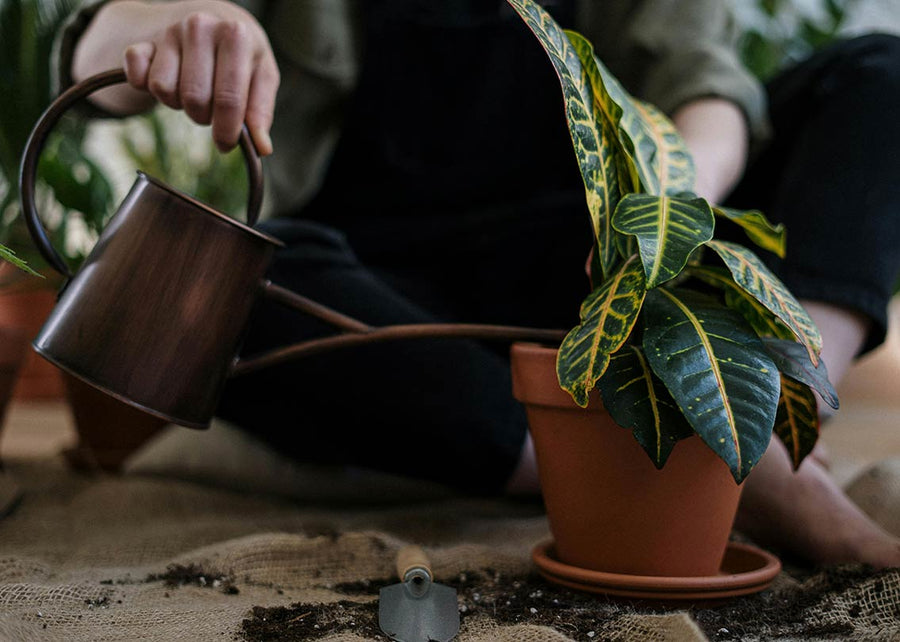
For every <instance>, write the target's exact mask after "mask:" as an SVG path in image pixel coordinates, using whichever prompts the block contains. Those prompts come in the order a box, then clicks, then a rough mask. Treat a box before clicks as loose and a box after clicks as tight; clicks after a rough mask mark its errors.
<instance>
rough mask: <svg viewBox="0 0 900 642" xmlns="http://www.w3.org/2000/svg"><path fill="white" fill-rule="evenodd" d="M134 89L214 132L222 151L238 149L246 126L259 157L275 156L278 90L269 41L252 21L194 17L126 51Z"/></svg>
mask: <svg viewBox="0 0 900 642" xmlns="http://www.w3.org/2000/svg"><path fill="white" fill-rule="evenodd" d="M125 72H126V76H127V78H128V82H129V84H131V85H132V86H133V87H135V88H137V89H142V90H145V91H149V92H150V93H151V94H152V95H153V96H154V97H155V98H156V99H157V100H159V101H160V102H162V103H163V104H164V105H167V106H168V107H171V108H173V109H184V111H185V113H187V115H188V116H189V117H190V118H191V119H192V120H194V121H195V122H197V123H200V124H203V125H209V124H211V125H212V136H213V140H214V141H215V143H216V146H217V147H219V149H222V150H227V149H230V148H232V147H234V145H235V144H236V143H237V141H238V138H239V136H240V132H241V127H242V125H243V124H244V123H245V122H246V123H247V127H248V129H249V130H250V134H251V136H252V138H253V141H254V143H255V145H256V147H257V150H258V152H259V153H260V154H261V155H264V156H265V155H267V154H270V153H271V152H272V142H271V138H270V136H269V129H270V128H271V126H272V118H273V114H274V108H275V95H276V93H277V90H278V85H279V73H278V67H277V64H276V63H275V58H274V55H273V54H272V51H271V48H270V46H269V43H268V40H267V38H266V36H265V34H264V33H263V31H262V29H261V28H260V27H259V25H258V24H256V23H255V21H252V19H249V20H243V19H224V18H222V17H220V16H216V15H212V14H209V13H195V14H191V15H190V16H187V17H186V18H185V19H183V20H181V21H179V22H177V23H175V24H172V25H170V26H169V27H167V28H166V29H165V30H164V31H163V32H161V33H160V34H158V35H157V37H156V38H154V39H153V41H152V42H139V43H135V44H134V45H131V46H130V47H128V48H127V49H126V51H125Z"/></svg>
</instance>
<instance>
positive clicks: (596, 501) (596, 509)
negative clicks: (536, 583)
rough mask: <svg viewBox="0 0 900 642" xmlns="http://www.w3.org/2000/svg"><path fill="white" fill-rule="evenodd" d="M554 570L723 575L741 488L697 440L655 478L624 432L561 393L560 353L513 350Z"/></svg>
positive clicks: (595, 404)
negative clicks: (550, 536) (563, 567)
mask: <svg viewBox="0 0 900 642" xmlns="http://www.w3.org/2000/svg"><path fill="white" fill-rule="evenodd" d="M512 377H513V393H514V395H515V397H516V398H517V399H518V400H520V401H522V402H523V403H524V404H525V407H526V411H527V414H528V422H529V429H530V431H531V435H532V438H533V439H534V445H535V450H536V453H537V462H538V472H539V475H540V480H541V488H542V492H543V495H544V501H545V504H546V509H547V518H548V520H549V522H550V530H551V532H552V534H553V537H554V540H555V545H554V547H555V550H556V554H557V557H558V559H559V561H561V562H564V563H566V564H569V565H572V566H577V567H580V568H584V569H590V570H594V571H604V572H609V573H622V574H630V575H656V576H677V577H695V576H697V577H699V576H714V575H717V574H718V573H719V570H720V566H721V563H722V559H723V556H724V554H725V549H726V546H727V544H728V539H729V535H730V533H731V527H732V524H733V521H734V516H735V513H736V511H737V505H738V500H739V499H740V492H741V487H740V486H738V485H737V484H736V483H735V481H734V479H733V478H732V476H731V473H730V472H729V470H728V467H727V466H726V465H725V463H724V462H723V461H722V460H721V459H719V457H717V456H716V455H715V454H714V453H713V452H712V450H710V449H709V448H708V447H707V446H706V445H705V444H704V443H703V442H702V441H701V440H700V438H699V437H691V438H689V439H685V440H683V441H681V442H679V443H678V444H676V446H675V449H674V450H673V452H672V454H671V456H670V457H669V460H668V461H667V462H666V465H665V466H664V467H663V469H662V470H657V469H656V467H655V466H654V465H653V463H652V462H651V460H650V458H649V457H648V455H647V454H646V453H645V452H644V450H643V449H641V447H640V446H639V445H638V443H637V441H635V439H634V437H633V436H632V435H631V432H630V431H629V430H626V429H624V428H621V427H619V426H618V425H616V424H615V422H613V420H612V418H611V417H610V416H609V414H608V413H606V412H605V411H604V410H603V407H602V402H601V401H600V397H599V394H598V393H597V392H596V391H595V392H594V395H595V396H594V398H593V399H592V401H591V403H590V404H589V406H588V408H587V409H582V408H580V407H578V406H577V405H576V404H575V403H574V402H573V401H572V399H571V397H570V396H569V394H568V393H566V392H565V391H563V390H561V389H560V387H559V383H558V379H557V376H556V350H555V349H551V348H545V347H541V346H538V345H534V344H523V343H519V344H515V345H513V347H512Z"/></svg>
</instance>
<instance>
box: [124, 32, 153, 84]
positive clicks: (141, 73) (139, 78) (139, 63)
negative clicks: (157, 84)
mask: <svg viewBox="0 0 900 642" xmlns="http://www.w3.org/2000/svg"><path fill="white" fill-rule="evenodd" d="M155 53H156V45H155V44H153V43H152V42H139V43H136V44H133V45H131V46H130V47H128V48H127V49H126V50H125V77H126V78H127V79H128V84H129V85H131V86H132V87H134V88H135V89H142V90H145V91H146V90H147V76H148V75H149V73H150V62H151V61H152V60H153V54H155Z"/></svg>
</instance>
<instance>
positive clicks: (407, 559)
mask: <svg viewBox="0 0 900 642" xmlns="http://www.w3.org/2000/svg"><path fill="white" fill-rule="evenodd" d="M414 568H420V569H422V570H424V571H425V572H426V573H428V577H429V578H431V577H433V575H432V573H431V564H430V562H429V561H428V556H427V555H425V551H423V550H422V549H421V548H420V547H418V546H416V545H415V544H409V545H407V546H404V547H403V548H401V549H400V550H399V551H398V552H397V575H398V576H399V577H400V580H401V581H406V574H407V573H408V572H410V571H411V570H412V569H414Z"/></svg>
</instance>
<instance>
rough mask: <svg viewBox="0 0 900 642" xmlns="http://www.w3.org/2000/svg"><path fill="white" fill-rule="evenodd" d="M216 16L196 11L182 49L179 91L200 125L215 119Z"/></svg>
mask: <svg viewBox="0 0 900 642" xmlns="http://www.w3.org/2000/svg"><path fill="white" fill-rule="evenodd" d="M214 29H215V24H214V19H213V18H212V16H209V15H207V14H202V13H201V14H195V15H193V16H190V17H189V18H188V19H187V20H186V21H185V29H184V33H183V41H182V48H181V55H182V61H183V62H182V65H181V79H180V82H179V85H178V93H179V97H180V99H181V104H182V105H183V106H184V111H185V113H186V114H187V115H188V116H190V117H191V118H192V119H193V120H194V121H196V122H198V123H200V124H201V125H208V124H209V123H210V122H211V120H212V112H213V110H212V97H213V94H212V89H213V77H214V74H215V67H216V59H215V47H216V44H215V37H214Z"/></svg>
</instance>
